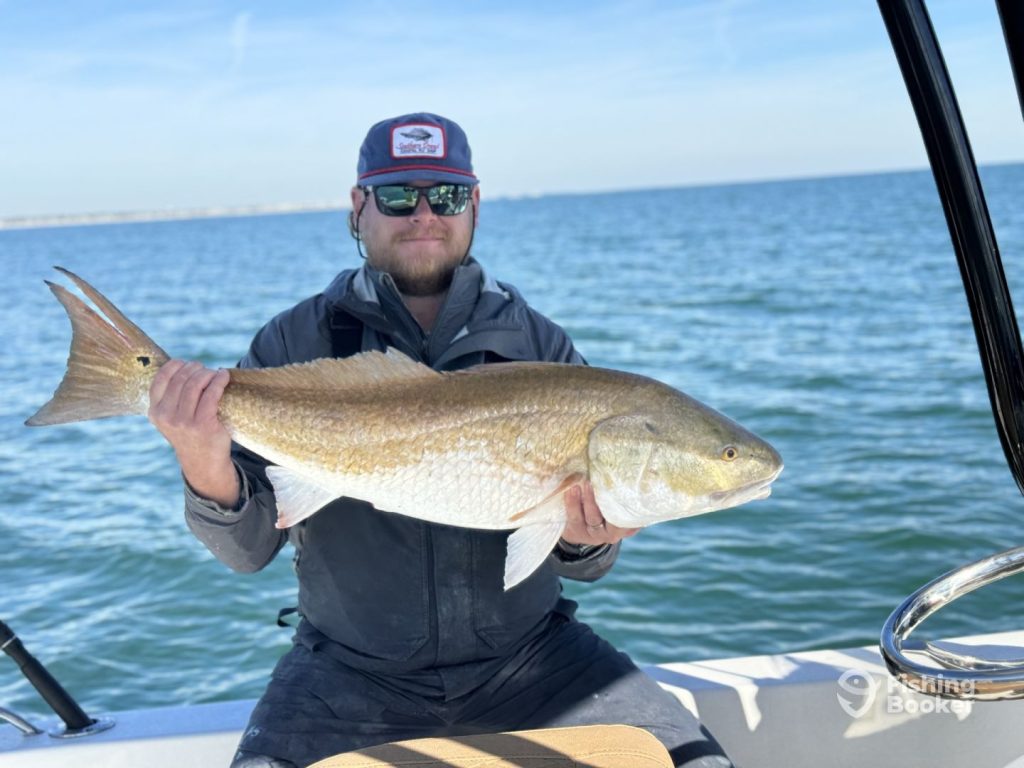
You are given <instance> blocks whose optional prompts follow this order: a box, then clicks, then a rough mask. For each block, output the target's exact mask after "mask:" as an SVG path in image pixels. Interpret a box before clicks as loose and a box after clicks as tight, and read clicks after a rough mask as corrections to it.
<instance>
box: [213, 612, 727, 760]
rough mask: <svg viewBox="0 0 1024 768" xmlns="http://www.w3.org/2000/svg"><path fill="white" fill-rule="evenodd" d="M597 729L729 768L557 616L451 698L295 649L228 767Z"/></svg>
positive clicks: (688, 723) (637, 679) (686, 723)
mask: <svg viewBox="0 0 1024 768" xmlns="http://www.w3.org/2000/svg"><path fill="white" fill-rule="evenodd" d="M598 723H608V724H611V723H622V724H625V725H635V726H638V727H640V728H644V729H646V730H648V731H650V732H651V733H652V734H654V736H655V737H656V738H657V739H658V740H659V741H661V743H662V744H664V745H665V747H666V748H667V749H668V750H669V752H670V753H671V755H672V757H673V760H674V762H675V764H676V765H677V766H682V765H685V766H687V768H712V767H714V768H725V767H727V766H730V765H731V763H730V762H729V760H728V758H726V757H725V753H724V752H723V751H722V749H721V747H720V746H719V745H718V742H716V741H715V739H714V737H713V736H711V734H710V733H708V732H707V730H706V729H704V728H703V727H701V725H700V724H699V723H698V722H697V720H696V718H694V717H693V715H691V714H690V712H689V711H688V710H686V709H685V708H684V707H683V706H682V705H681V704H680V703H679V702H678V701H677V700H676V698H675V697H674V696H672V695H671V694H669V693H667V692H666V691H664V690H662V689H661V688H660V687H659V686H658V684H657V683H655V682H654V681H653V680H652V679H651V678H649V677H648V676H647V675H645V674H644V673H643V672H641V671H640V670H639V669H637V667H636V666H635V665H634V664H633V662H632V661H631V660H630V659H629V657H628V656H626V654H624V653H619V652H618V651H616V650H615V648H613V647H612V646H611V645H610V644H609V643H607V642H605V641H604V640H602V639H601V638H600V637H598V636H597V635H596V634H594V632H593V631H592V630H591V629H590V627H588V626H587V625H586V624H582V623H580V622H578V621H575V620H566V619H562V618H561V617H558V618H557V619H556V620H553V621H552V622H551V625H550V627H549V629H548V630H547V631H546V632H545V633H544V634H542V635H541V636H540V637H538V638H536V639H534V640H533V641H531V642H530V643H528V644H527V645H526V646H525V647H524V648H522V649H521V650H520V651H519V652H517V653H516V654H515V655H513V656H512V657H511V658H510V659H509V661H508V663H507V664H505V665H504V666H503V667H502V668H501V669H500V670H499V671H498V672H497V674H495V675H493V676H492V677H491V678H490V679H489V680H488V681H487V682H485V683H484V684H483V685H482V686H480V687H479V688H477V689H476V690H474V691H472V692H471V693H468V694H466V695H464V696H461V697H459V698H456V699H453V700H450V701H446V700H445V699H444V697H443V696H422V695H418V694H413V693H409V692H407V691H403V690H401V689H400V688H399V687H397V686H391V685H388V684H386V682H384V681H383V680H382V679H381V678H378V677H371V676H368V675H366V674H364V673H362V672H360V671H358V670H355V669H352V668H351V667H348V666H346V665H344V664H342V663H340V662H339V661H337V660H335V659H333V658H331V657H329V656H327V655H326V654H324V653H322V652H317V651H311V650H309V649H308V648H306V647H305V646H302V645H296V646H294V647H293V648H292V649H291V650H290V651H289V652H288V653H286V654H285V655H284V656H283V657H282V658H281V660H280V661H279V662H278V664H277V667H276V668H275V670H274V674H273V678H272V680H271V682H270V685H269V686H268V687H267V690H266V692H265V693H264V694H263V697H262V698H261V699H260V700H259V702H258V703H257V704H256V708H255V709H254V710H253V713H252V717H251V719H250V721H249V726H248V727H247V728H246V731H245V733H244V734H243V736H242V741H241V743H240V744H239V750H240V751H239V753H238V755H237V756H236V758H235V761H234V762H233V763H232V768H242V767H243V766H264V765H265V766H289V765H292V764H294V765H296V766H306V765H309V764H310V763H313V762H316V761H317V760H320V759H322V758H324V757H327V756H329V755H334V754H337V753H339V752H348V751H351V750H355V749H360V748H362V747H368V746H373V745H376V744H383V743H385V742H389V741H401V740H404V739H418V738H426V737H435V736H462V735H467V734H473V733H493V732H498V731H511V730H529V729H533V728H556V727H564V726H572V725H589V724H598ZM267 758H276V760H270V759H267Z"/></svg>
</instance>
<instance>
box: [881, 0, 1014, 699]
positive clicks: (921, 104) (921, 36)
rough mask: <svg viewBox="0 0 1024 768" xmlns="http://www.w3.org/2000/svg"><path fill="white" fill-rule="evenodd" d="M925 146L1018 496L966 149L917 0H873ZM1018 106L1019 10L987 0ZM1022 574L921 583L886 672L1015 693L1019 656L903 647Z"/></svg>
mask: <svg viewBox="0 0 1024 768" xmlns="http://www.w3.org/2000/svg"><path fill="white" fill-rule="evenodd" d="M878 6H879V10H880V11H881V13H882V18H883V19H884V21H885V25H886V28H887V30H888V32H889V37H890V39H891V41H892V45H893V50H894V51H895V53H896V58H897V59H898V60H899V64H900V69H901V71H902V72H903V78H904V80H905V81H906V84H907V91H908V93H909V95H910V99H911V101H912V102H913V105H914V112H915V114H916V115H917V121H918V125H919V126H920V128H921V135H922V137H923V139H924V144H925V148H926V149H927V151H928V160H929V163H930V164H931V167H932V172H933V174H934V176H935V183H936V185H937V187H938V190H939V197H940V199H941V201H942V208H943V211H944V213H945V215H946V223H947V225H948V227H949V232H950V237H951V238H952V241H953V248H954V250H955V251H956V256H957V263H958V264H959V266H960V276H961V278H962V279H963V283H964V290H965V291H966V293H967V303H968V305H969V307H970V310H971V320H972V321H973V323H974V330H975V334H976V336H977V340H978V350H979V352H980V354H981V363H982V368H983V369H984V371H985V382H986V385H987V386H988V393H989V400H990V401H991V404H992V413H993V416H994V417H995V422H996V429H997V432H998V434H999V439H1000V442H1001V443H1002V446H1003V451H1004V453H1005V455H1006V460H1007V463H1008V464H1009V466H1010V471H1011V472H1012V473H1013V477H1014V479H1015V480H1016V482H1017V487H1018V488H1019V489H1020V490H1021V492H1022V493H1024V347H1022V344H1021V338H1020V332H1019V330H1018V327H1017V318H1016V315H1015V313H1014V311H1013V304H1012V303H1011V300H1010V291H1009V288H1008V287H1007V284H1006V277H1005V274H1004V272H1003V266H1002V261H1001V259H1000V257H999V249H998V247H997V244H996V238H995V232H994V231H993V228H992V221H991V219H990V217H989V214H988V207H987V206H986V204H985V196H984V194H983V192H982V188H981V182H980V180H979V178H978V169H977V166H976V165H975V162H974V154H973V152H972V151H971V145H970V142H969V141H968V138H967V131H966V128H965V127H964V122H963V118H962V117H961V115H960V109H959V106H958V105H957V100H956V94H955V93H954V91H953V86H952V83H951V81H950V78H949V73H948V72H947V70H946V64H945V61H944V60H943V58H942V52H941V50H940V48H939V44H938V40H937V39H936V36H935V30H934V29H933V28H932V24H931V20H930V19H929V18H928V13H927V11H926V9H925V7H924V2H923V0H878ZM996 6H997V8H998V11H999V14H1000V19H1001V21H1002V24H1003V32H1004V35H1005V38H1006V44H1007V50H1008V52H1009V54H1010V65H1011V68H1012V69H1013V71H1014V78H1015V80H1016V84H1017V89H1018V96H1019V97H1020V98H1021V106H1022V109H1024V87H1022V86H1024V77H1022V72H1021V68H1022V67H1024V13H1022V12H1021V10H1020V4H1019V2H1018V0H996ZM1022 570H1024V547H1020V548H1016V549H1010V550H1007V551H1006V552H1001V553H999V554H996V555H991V556H990V557H986V558H984V559H982V560H978V561H977V562H974V563H970V564H968V565H965V566H963V567H961V568H958V569H956V570H954V571H951V572H949V573H947V574H945V575H944V576H940V577H939V578H938V579H936V580H934V581H932V582H931V583H930V584H926V585H925V586H924V587H922V588H921V589H919V590H917V591H916V592H915V593H914V594H912V595H911V596H910V597H908V598H907V599H906V600H904V601H903V603H902V605H900V607H899V608H897V609H896V610H895V611H894V612H893V613H892V615H891V616H890V617H889V619H888V621H886V623H885V626H884V627H883V628H882V637H881V641H880V646H881V651H882V655H883V657H884V659H885V662H886V665H887V666H888V667H889V671H890V672H891V673H892V675H893V676H894V677H896V679H898V680H900V682H902V683H904V684H905V685H907V686H908V687H910V688H912V689H915V690H918V691H921V692H924V693H930V694H934V695H938V696H943V697H945V698H958V699H974V700H994V699H1013V698H1024V659H1021V660H1017V661H1009V662H1007V661H987V660H984V659H978V658H975V657H971V656H965V655H962V654H958V653H954V652H952V651H947V650H944V649H940V648H936V647H935V646H932V645H930V644H927V643H926V644H924V646H923V648H922V649H920V650H919V649H915V651H914V652H919V653H923V654H924V655H925V656H927V657H929V658H930V659H931V660H932V661H933V662H935V663H936V664H938V665H939V667H940V668H941V669H936V668H935V667H931V666H926V665H924V664H920V663H917V662H915V661H914V660H912V659H910V658H908V657H907V656H906V655H905V654H904V652H903V644H904V641H905V640H906V638H907V637H908V636H909V635H910V633H911V632H912V631H913V630H914V628H915V627H916V626H917V625H918V624H920V623H921V622H922V621H924V619H925V618H927V617H928V616H930V615H931V614H933V613H935V612H936V611H937V610H939V609H940V608H942V607H943V606H944V605H948V604H949V603H950V602H952V601H953V600H956V599H957V598H958V597H960V596H961V595H965V594H967V593H968V592H972V591H974V590H975V589H978V588H980V587H983V586H985V585H986V584H990V583H992V582H993V581H998V580H999V579H1003V578H1006V577H1007V576H1012V575H1013V574H1015V573H1019V572H1020V571H1022Z"/></svg>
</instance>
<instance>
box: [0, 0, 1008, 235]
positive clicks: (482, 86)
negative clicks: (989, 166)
mask: <svg viewBox="0 0 1024 768" xmlns="http://www.w3.org/2000/svg"><path fill="white" fill-rule="evenodd" d="M929 8H930V11H931V14H932V20H933V23H934V25H935V27H936V29H937V31H938V33H939V37H940V41H941V42H942V45H943V51H944V53H945V56H946V61H947V65H948V67H949V69H950V72H951V73H952V76H953V79H954V84H955V85H956V87H957V90H958V94H959V96H960V99H961V110H962V112H963V114H964V116H965V119H966V121H967V125H968V131H969V133H970V137H971V140H972V143H973V146H974V152H975V156H976V157H977V158H978V160H979V162H981V163H1002V162H1018V161H1021V160H1024V122H1022V119H1021V111H1020V106H1019V104H1018V101H1017V98H1016V94H1015V91H1014V85H1013V80H1012V77H1011V75H1010V72H1009V67H1008V64H1007V57H1006V50H1005V47H1004V45H1003V42H1002V35H1001V30H1000V27H999V19H998V16H997V14H996V10H995V6H994V3H992V2H989V0H933V1H932V2H930V3H929ZM416 111H431V112H437V113H440V114H444V115H446V116H448V117H450V118H452V119H454V120H456V121H457V122H458V123H459V124H460V125H462V127H463V128H464V129H465V130H466V132H467V134H468V135H469V139H470V143H471V145H472V148H473V155H474V165H475V167H476V171H477V175H478V176H479V177H480V179H481V181H482V187H481V189H482V191H483V193H484V196H485V198H486V197H505V196H522V195H538V194H546V193H565V192H591V191H609V190H617V189H639V188H646V187H666V186H683V185H693V184H705V183H721V182H736V181H747V180H760V179H775V178H792V177H805V176H825V175H834V174H846V173H864V172H875V171H884V170H897V169H907V168H921V167H926V166H927V159H926V156H925V152H924V149H923V146H922V144H921V138H920V134H919V132H918V129H917V124H916V122H915V120H914V116H913V112H912V110H911V107H910V103H909V101H908V99H907V96H906V90H905V88H904V85H903V81H902V79H901V76H900V73H899V68H898V66H897V64H896V60H895V57H894V55H893V53H892V49H891V46H890V44H889V40H888V37H887V35H886V32H885V28H884V26H883V23H882V20H881V16H880V14H879V12H878V8H877V5H876V3H875V2H874V0H829V1H828V2H820V0H679V1H677V2H651V1H649V0H588V1H587V2H583V1H581V0H565V1H564V2H553V1H552V0H545V1H544V2H534V1H533V0H522V1H518V2H501V3H498V2H482V1H481V2H471V1H467V0H463V1H462V2H457V3H456V2H453V3H408V2H405V3H403V2H394V1H392V2H386V3H385V2H377V1H376V0H361V1H360V2H358V3H356V2H345V1H342V0H335V2H312V1H309V2H303V1H302V0H296V1H295V2H289V3H271V2H223V1H218V0H210V1H208V2H191V1H190V0H182V1H180V2H174V3H171V2H149V3H146V2H128V1H127V0H123V1H121V2H118V1H116V0H115V1H111V2H100V1H98V0H83V1H81V2H71V0H65V1H64V2H60V0H54V2H48V3H36V2H28V1H26V0H0V219H2V218H9V217H18V216H36V215H56V214H75V213H100V212H130V211H143V210H166V209H181V208H188V209H193V208H202V207H220V206H228V207H232V206H250V205H274V204H323V203H329V202H338V203H341V202H343V201H346V200H347V197H348V189H349V188H350V186H351V185H352V183H353V181H354V178H355V164H356V157H357V153H358V147H359V144H360V142H361V141H362V139H363V137H364V136H365V134H366V130H367V128H369V126H370V125H371V124H372V123H374V122H376V121H378V120H381V119H383V118H386V117H391V116H395V115H399V114H404V113H408V112H416Z"/></svg>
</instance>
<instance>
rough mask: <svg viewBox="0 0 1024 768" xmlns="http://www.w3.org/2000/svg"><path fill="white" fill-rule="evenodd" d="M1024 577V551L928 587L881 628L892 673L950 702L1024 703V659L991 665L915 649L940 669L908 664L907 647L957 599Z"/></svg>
mask: <svg viewBox="0 0 1024 768" xmlns="http://www.w3.org/2000/svg"><path fill="white" fill-rule="evenodd" d="M1021 571H1024V547H1015V548H1014V549H1008V550H1006V551H1005V552H1000V553H998V554H995V555H989V556H988V557H985V558H982V559H981V560H978V561H976V562H973V563H970V564H969V565H965V566H963V567H961V568H957V569H955V570H952V571H950V572H949V573H947V574H945V575H943V576H940V577H939V578H937V579H935V580H934V581H932V582H930V583H928V584H925V585H924V586H923V587H921V588H920V589H919V590H917V591H916V592H915V593H914V594H912V595H911V596H910V597H908V598H907V599H906V600H904V601H903V603H902V604H901V605H900V607H899V608H897V609H896V610H895V611H893V613H892V615H891V616H889V619H888V620H887V621H886V622H885V626H884V627H883V628H882V640H881V651H882V658H883V659H884V660H885V665H886V666H887V667H888V668H889V672H890V673H891V674H892V676H893V677H895V678H896V679H897V680H899V681H900V682H901V683H903V684H904V685H906V686H907V687H908V688H911V689H912V690H915V691H918V692H920V693H926V694H929V695H934V696H941V697H943V698H947V699H964V700H972V701H993V700H996V699H1019V698H1024V659H1014V660H1011V661H1006V660H986V659H979V658H977V657H974V656H966V655H963V654H958V653H953V652H952V651H948V650H945V649H942V648H937V647H935V646H933V645H931V644H930V643H925V644H924V646H923V647H922V648H914V649H912V650H911V652H912V653H920V654H922V655H924V656H927V657H928V658H930V659H931V660H932V661H934V662H935V663H936V664H937V665H938V667H939V668H936V667H934V666H929V665H926V664H922V663H920V662H917V661H914V660H913V659H911V658H909V657H908V656H907V655H906V653H905V652H904V643H905V641H906V639H907V637H909V636H910V633H911V632H913V631H914V629H915V628H916V627H917V626H918V625H919V624H920V623H921V622H922V621H924V620H925V619H927V618H928V617H929V616H931V615H932V614H933V613H935V612H936V611H938V610H939V609H940V608H942V607H943V606H946V605H949V604H950V603H951V602H953V601H954V600H956V599H957V598H958V597H962V596H963V595H966V594H968V593H969V592H973V591H974V590H976V589H980V588H981V587H984V586H985V585H987V584H991V583H993V582H995V581H999V580H1000V579H1005V578H1006V577H1008V576H1013V575H1014V574H1016V573H1020V572H1021Z"/></svg>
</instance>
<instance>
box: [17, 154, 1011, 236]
mask: <svg viewBox="0 0 1024 768" xmlns="http://www.w3.org/2000/svg"><path fill="white" fill-rule="evenodd" d="M1021 164H1024V160H1009V161H1001V162H993V163H979V164H978V167H979V168H988V167H998V166H1004V165H1021ZM930 170H931V168H930V167H928V166H921V167H911V168H892V169H886V170H870V171H853V172H844V173H823V174H811V175H802V176H780V177H769V178H759V179H746V180H735V181H705V182H694V183H691V184H672V185H656V186H650V187H619V188H610V189H596V190H578V191H562V192H538V193H521V194H507V195H497V196H495V197H493V198H488V200H489V201H495V202H497V201H517V200H538V199H542V198H546V197H577V196H582V195H609V194H616V193H620V192H623V193H633V192H645V191H651V190H671V189H700V188H711V187H728V186H754V185H757V184H772V183H779V182H799V181H815V180H824V179H841V178H855V177H861V176H885V175H891V174H900V173H920V172H927V171H930ZM349 208H350V206H348V204H347V201H344V200H343V199H341V198H339V199H337V200H321V201H316V202H303V203H254V204H242V205H216V206H205V207H198V208H164V209H161V208H153V209H140V210H135V211H95V212H79V213H56V214H38V215H36V214H30V215H23V216H7V217H0V232H2V231H8V230H24V229H49V228H57V227H75V226H95V225H102V224H126V223H127V224H142V223H147V222H161V221H188V220H191V219H218V218H247V217H251V216H274V215H287V214H295V213H326V212H330V211H338V212H341V211H347V210H349Z"/></svg>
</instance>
